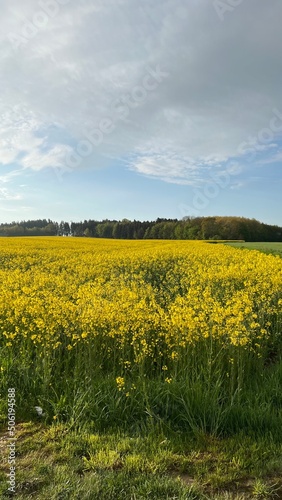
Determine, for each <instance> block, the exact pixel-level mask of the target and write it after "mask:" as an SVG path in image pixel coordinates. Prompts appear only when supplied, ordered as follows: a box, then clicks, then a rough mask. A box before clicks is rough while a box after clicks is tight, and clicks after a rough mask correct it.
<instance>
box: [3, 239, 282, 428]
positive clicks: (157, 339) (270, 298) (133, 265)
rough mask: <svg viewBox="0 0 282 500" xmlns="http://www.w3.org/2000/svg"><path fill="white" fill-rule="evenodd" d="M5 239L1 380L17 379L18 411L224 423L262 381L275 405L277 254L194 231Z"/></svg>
mask: <svg viewBox="0 0 282 500" xmlns="http://www.w3.org/2000/svg"><path fill="white" fill-rule="evenodd" d="M0 243H1V247H0V262H1V267H0V311H1V312H0V314H1V322H0V343H1V354H0V366H1V368H0V370H1V389H2V391H5V390H7V388H8V387H15V388H16V389H17V391H18V397H19V400H20V404H19V410H18V411H19V416H22V418H24V417H26V416H31V415H34V416H35V413H34V408H35V406H40V407H41V408H42V413H43V415H45V418H46V419H47V420H49V421H52V420H62V421H72V422H76V421H77V420H78V419H80V420H82V421H84V420H85V421H92V422H93V425H96V426H97V427H99V426H100V427H101V426H102V427H105V426H107V425H115V424H118V423H120V422H130V424H132V425H133V424H136V422H137V421H139V422H141V421H143V419H151V420H152V419H153V420H154V421H165V422H167V423H168V424H171V423H172V422H173V425H175V426H176V427H177V426H178V425H179V426H180V427H182V428H183V427H185V428H187V429H188V428H189V429H192V430H193V429H198V428H203V429H204V430H208V431H211V432H213V431H215V432H221V431H223V432H225V431H224V430H226V429H227V427H228V429H229V430H230V429H232V425H233V427H234V430H236V429H238V428H239V427H240V426H241V425H242V422H243V421H244V422H245V425H246V426H249V425H250V426H252V419H247V420H248V421H247V420H246V418H245V417H244V415H245V413H244V412H245V411H246V408H247V407H248V408H249V410H250V411H251V410H253V409H254V407H255V405H256V404H258V406H259V408H260V409H261V405H260V398H261V392H260V391H258V387H259V386H260V387H262V386H261V384H263V383H264V384H266V383H267V382H266V381H267V380H270V379H271V380H272V385H271V387H272V389H273V391H274V392H273V394H272V393H271V390H272V389H271V390H269V389H267V388H266V386H265V388H264V391H265V395H266V394H268V396H269V397H271V398H272V400H273V401H274V400H275V404H276V407H275V408H276V410H277V411H278V409H279V411H281V405H282V399H281V396H279V395H278V394H277V391H276V390H274V385H273V377H274V375H273V370H278V368H277V367H278V366H280V364H279V360H280V347H281V328H282V325H281V318H282V266H281V263H282V261H281V259H280V257H275V256H272V255H264V254H262V253H260V252H258V251H252V252H249V251H242V250H238V249H234V248H231V247H228V246H224V245H220V244H217V245H211V244H208V243H204V242H198V241H154V240H148V241H128V240H127V241H116V240H104V239H101V240H100V239H87V238H77V239H76V238H59V237H58V238H56V237H53V238H48V237H45V238H6V239H4V238H3V239H1V242H0ZM275 376H277V377H281V376H282V370H281V369H280V371H279V374H278V375H277V373H276V375H275ZM279 380H280V379H279ZM269 383H270V382H269ZM275 398H276V399H275ZM272 400H271V401H272ZM263 404H264V403H263ZM265 407H267V408H268V410H269V412H270V413H271V412H272V410H273V406H271V405H270V403H269V405H268V406H267V405H266V406H265ZM235 410H236V411H235ZM276 410H275V411H276ZM2 411H3V414H4V413H5V404H4V403H3V405H2ZM234 411H235V413H236V412H237V413H236V416H234ZM277 411H276V413H275V415H272V413H271V415H272V416H269V418H272V417H273V418H274V417H275V418H278V414H277ZM269 415H270V414H269ZM279 418H280V417H279ZM231 423H232V425H231ZM261 425H263V424H262V422H261ZM265 425H267V420H266V424H265ZM258 426H259V424H258ZM231 432H232V431H231Z"/></svg>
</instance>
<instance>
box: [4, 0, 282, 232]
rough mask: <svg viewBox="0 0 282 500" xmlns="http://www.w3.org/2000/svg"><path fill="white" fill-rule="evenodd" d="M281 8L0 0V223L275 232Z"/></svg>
mask: <svg viewBox="0 0 282 500" xmlns="http://www.w3.org/2000/svg"><path fill="white" fill-rule="evenodd" d="M281 19H282V2H281V0H267V1H265V0H154V1H153V0H25V1H24V2H23V1H22V0H1V18H0V222H12V221H20V220H24V219H25V220H27V219H38V218H50V219H52V220H57V221H60V220H66V221H80V220H84V219H96V220H102V219H106V218H108V219H117V220H119V219H123V218H128V219H131V220H133V219H138V220H155V219H156V218H157V217H167V218H177V219H181V218H182V217H185V216H207V215H236V216H243V217H249V218H255V219H258V220H260V221H262V222H265V223H269V224H277V225H280V226H282V211H281V191H282V172H281V166H282V85H281V83H282V64H281V53H282V30H281Z"/></svg>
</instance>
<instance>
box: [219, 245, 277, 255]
mask: <svg viewBox="0 0 282 500" xmlns="http://www.w3.org/2000/svg"><path fill="white" fill-rule="evenodd" d="M225 243H226V244H228V245H230V246H232V247H235V248H247V249H249V250H260V251H261V252H263V253H267V254H273V255H279V256H280V257H282V243H280V242H264V241H262V242H246V241H244V242H230V243H229V242H225Z"/></svg>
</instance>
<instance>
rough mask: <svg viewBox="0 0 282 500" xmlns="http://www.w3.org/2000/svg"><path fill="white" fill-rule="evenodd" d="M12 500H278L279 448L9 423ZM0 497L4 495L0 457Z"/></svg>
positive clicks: (268, 442) (281, 484)
mask: <svg viewBox="0 0 282 500" xmlns="http://www.w3.org/2000/svg"><path fill="white" fill-rule="evenodd" d="M2 445H5V433H2ZM16 449H17V461H16V467H17V473H16V474H17V475H16V481H17V498H18V499H34V498H40V499H43V500H44V499H48V500H53V499H54V500H55V499H56V500H59V499H61V500H63V499H71V500H73V499H77V500H84V499H85V500H86V499H89V500H90V499H93V500H94V499H101V500H103V499H105V500H106V499H107V500H119V499H120V500H126V499H128V500H129V499H130V500H135V499H136V500H137V499H138V500H141V499H142V500H143V499H144V500H145V499H154V500H158V499H159V500H165V499H171V500H172V499H175V500H177V499H179V500H184V499H185V500H190V499H191V500H192V499H195V500H196V499H199V500H201V499H203V500H204V499H209V498H215V499H227V498H237V499H240V498H246V499H247V498H275V495H276V498H277V495H278V497H279V495H280V498H282V480H281V472H282V457H281V451H282V449H281V445H280V444H277V443H275V442H274V441H273V440H272V439H271V438H270V437H268V438H267V439H265V438H264V439H253V438H250V437H247V436H244V435H243V434H238V435H237V436H233V437H230V438H228V439H218V438H215V437H213V436H210V435H207V434H199V435H198V437H197V438H195V436H193V435H191V434H188V433H181V432H173V431H170V432H166V431H165V430H164V429H162V428H161V426H155V428H152V429H151V431H149V432H145V433H142V432H139V433H137V434H136V433H135V434H134V433H131V434H129V433H127V432H117V431H112V432H111V431H108V432H107V433H97V432H94V431H92V430H91V427H88V428H87V427H84V428H83V429H79V428H77V429H70V428H69V426H68V425H65V424H53V425H52V426H46V425H45V424H43V423H40V422H38V423H34V422H33V423H32V422H29V423H25V424H19V425H18V426H17V443H16ZM2 457H3V458H2V463H1V468H0V474H1V479H2V482H1V489H0V492H1V498H3V499H4V498H8V495H7V482H6V480H5V478H6V473H7V472H8V468H7V461H5V451H4V453H2Z"/></svg>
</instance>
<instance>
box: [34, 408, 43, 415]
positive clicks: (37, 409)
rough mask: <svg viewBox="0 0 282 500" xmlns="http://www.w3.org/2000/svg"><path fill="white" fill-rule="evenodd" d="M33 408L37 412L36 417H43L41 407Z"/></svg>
mask: <svg viewBox="0 0 282 500" xmlns="http://www.w3.org/2000/svg"><path fill="white" fill-rule="evenodd" d="M34 408H35V410H36V412H37V415H39V416H40V417H43V416H44V413H43V410H42V408H41V406H35V407H34Z"/></svg>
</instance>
